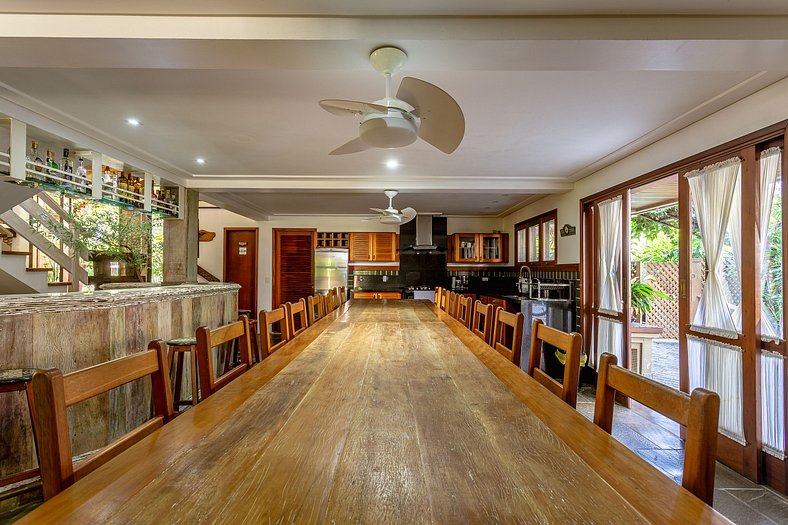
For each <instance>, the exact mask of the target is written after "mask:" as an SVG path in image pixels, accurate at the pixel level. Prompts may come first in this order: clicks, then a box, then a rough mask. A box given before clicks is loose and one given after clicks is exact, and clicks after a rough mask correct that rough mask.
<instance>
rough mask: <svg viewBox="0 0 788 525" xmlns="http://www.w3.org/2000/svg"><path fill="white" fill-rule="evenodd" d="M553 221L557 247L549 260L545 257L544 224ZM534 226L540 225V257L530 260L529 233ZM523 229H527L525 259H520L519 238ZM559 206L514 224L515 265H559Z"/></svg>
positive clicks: (517, 266)
mask: <svg viewBox="0 0 788 525" xmlns="http://www.w3.org/2000/svg"><path fill="white" fill-rule="evenodd" d="M551 220H552V221H553V224H555V249H554V251H553V258H552V259H551V260H549V261H546V260H545V259H544V247H545V243H544V240H545V239H543V237H544V225H545V223H547V222H550V221H551ZM532 226H538V227H539V228H538V230H539V250H538V258H537V260H536V261H529V260H528V256H529V254H530V250H531V242H532V241H531V236H530V235H529V231H530V228H531V227H532ZM521 230H525V252H524V253H525V259H526V260H525V261H520V260H518V255H519V252H520V242H519V241H520V240H519V232H520V231H521ZM558 232H559V228H558V208H554V209H552V210H550V211H547V212H545V213H542V214H539V215H536V216H534V217H531V218H530V219H526V220H524V221H521V222H518V223H517V224H515V225H514V266H515V268H519V267H521V266H528V265H533V266H557V265H558Z"/></svg>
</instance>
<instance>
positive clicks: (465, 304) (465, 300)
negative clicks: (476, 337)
mask: <svg viewBox="0 0 788 525" xmlns="http://www.w3.org/2000/svg"><path fill="white" fill-rule="evenodd" d="M471 319H473V299H471V298H470V297H466V296H464V295H461V296H460V300H459V301H458V304H457V320H458V321H459V322H460V323H462V324H463V326H465V327H470V326H471Z"/></svg>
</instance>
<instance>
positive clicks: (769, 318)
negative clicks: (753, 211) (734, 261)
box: [758, 148, 782, 340]
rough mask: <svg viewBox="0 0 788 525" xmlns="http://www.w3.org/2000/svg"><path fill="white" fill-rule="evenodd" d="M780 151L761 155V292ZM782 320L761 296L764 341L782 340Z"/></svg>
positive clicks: (763, 283) (778, 171)
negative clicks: (773, 312)
mask: <svg viewBox="0 0 788 525" xmlns="http://www.w3.org/2000/svg"><path fill="white" fill-rule="evenodd" d="M781 160H782V151H781V150H780V148H769V149H767V150H766V151H764V152H763V153H761V184H760V189H761V193H760V196H761V202H760V227H759V229H758V233H759V234H760V239H761V243H760V250H761V251H760V253H759V254H758V255H759V257H760V259H759V260H760V261H761V290H763V289H764V288H765V287H766V276H767V273H768V272H767V271H766V269H767V268H768V265H769V259H768V252H767V247H768V244H769V241H768V235H769V220H770V219H771V215H772V206H773V205H774V191H775V186H776V184H777V179H778V178H779V177H780V172H781ZM781 321H782V319H775V317H774V315H773V314H772V312H771V310H769V308H768V307H767V305H766V304H765V303H764V301H763V296H761V337H762V338H764V339H771V340H780V339H782V322H781Z"/></svg>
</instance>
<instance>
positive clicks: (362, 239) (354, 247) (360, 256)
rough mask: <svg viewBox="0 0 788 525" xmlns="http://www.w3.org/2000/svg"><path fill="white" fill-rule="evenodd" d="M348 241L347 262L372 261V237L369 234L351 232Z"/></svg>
mask: <svg viewBox="0 0 788 525" xmlns="http://www.w3.org/2000/svg"><path fill="white" fill-rule="evenodd" d="M349 241H350V250H349V253H348V261H350V262H369V261H371V260H372V242H373V237H372V234H371V233H367V232H353V233H351V234H350V239H349Z"/></svg>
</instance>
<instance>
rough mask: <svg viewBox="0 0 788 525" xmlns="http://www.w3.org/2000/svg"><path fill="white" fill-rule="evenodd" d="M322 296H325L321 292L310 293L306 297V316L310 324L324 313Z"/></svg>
mask: <svg viewBox="0 0 788 525" xmlns="http://www.w3.org/2000/svg"><path fill="white" fill-rule="evenodd" d="M322 298H323V296H322V295H320V294H316V295H310V296H309V297H307V298H306V316H307V319H308V322H309V325H310V326H312V325H313V324H314V323H315V322H316V321H317V320H318V319H321V318H322V317H323V315H324V314H323V299H322Z"/></svg>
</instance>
